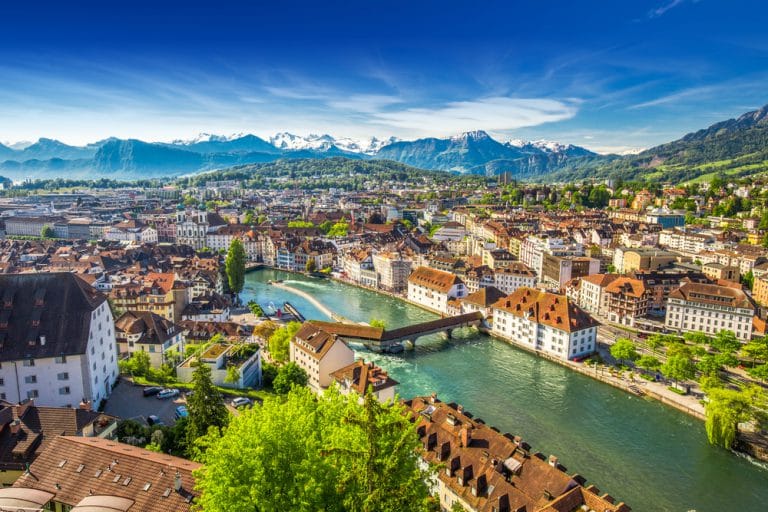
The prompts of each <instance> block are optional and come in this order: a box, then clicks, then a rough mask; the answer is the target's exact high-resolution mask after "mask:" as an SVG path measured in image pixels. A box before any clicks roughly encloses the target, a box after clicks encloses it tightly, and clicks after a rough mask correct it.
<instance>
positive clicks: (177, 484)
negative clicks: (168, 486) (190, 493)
mask: <svg viewBox="0 0 768 512" xmlns="http://www.w3.org/2000/svg"><path fill="white" fill-rule="evenodd" d="M173 488H174V489H175V490H176V492H181V473H179V472H178V471H176V476H174V477H173Z"/></svg>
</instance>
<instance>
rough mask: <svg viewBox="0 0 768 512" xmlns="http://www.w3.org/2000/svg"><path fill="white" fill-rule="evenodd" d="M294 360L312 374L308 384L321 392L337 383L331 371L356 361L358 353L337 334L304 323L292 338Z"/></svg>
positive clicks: (292, 359)
mask: <svg viewBox="0 0 768 512" xmlns="http://www.w3.org/2000/svg"><path fill="white" fill-rule="evenodd" d="M291 361H292V362H294V363H296V364H297V365H299V366H300V367H301V368H302V369H304V371H305V372H307V375H308V376H309V382H308V383H307V384H308V385H309V387H310V388H311V389H312V390H313V391H314V392H316V393H321V392H322V391H323V390H325V388H327V387H328V386H330V385H331V383H333V382H334V378H333V376H332V374H333V373H334V372H335V371H337V370H340V369H341V368H344V367H345V366H349V365H351V364H352V363H354V362H355V353H354V352H352V349H351V348H349V347H348V346H347V344H346V343H344V342H343V341H342V340H341V339H339V337H338V336H336V335H335V334H330V333H328V332H326V331H324V330H323V329H321V328H320V327H318V326H316V325H315V324H313V323H312V322H305V323H304V325H302V326H301V329H299V331H298V332H297V333H296V336H294V338H293V340H291Z"/></svg>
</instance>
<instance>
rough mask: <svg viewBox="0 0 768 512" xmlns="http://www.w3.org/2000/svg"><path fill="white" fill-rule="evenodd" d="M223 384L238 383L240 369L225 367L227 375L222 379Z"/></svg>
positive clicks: (231, 366)
mask: <svg viewBox="0 0 768 512" xmlns="http://www.w3.org/2000/svg"><path fill="white" fill-rule="evenodd" d="M224 382H226V383H227V384H236V383H238V382H240V369H239V368H238V367H237V366H235V365H233V364H231V365H229V366H227V375H226V376H225V377H224Z"/></svg>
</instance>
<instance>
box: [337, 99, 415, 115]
mask: <svg viewBox="0 0 768 512" xmlns="http://www.w3.org/2000/svg"><path fill="white" fill-rule="evenodd" d="M402 102H403V100H402V99H401V98H399V97H397V96H388V95H384V94H353V95H351V96H349V97H344V98H336V99H331V100H328V101H327V105H328V106H329V107H331V108H337V109H341V110H350V111H353V112H358V113H364V114H375V113H378V112H380V111H381V110H382V109H383V108H386V107H389V106H391V105H396V104H398V103H402Z"/></svg>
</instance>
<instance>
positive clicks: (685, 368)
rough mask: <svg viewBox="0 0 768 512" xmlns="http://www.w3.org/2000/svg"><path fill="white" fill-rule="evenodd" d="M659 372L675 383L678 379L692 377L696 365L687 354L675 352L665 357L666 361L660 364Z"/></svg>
mask: <svg viewBox="0 0 768 512" xmlns="http://www.w3.org/2000/svg"><path fill="white" fill-rule="evenodd" d="M661 373H662V375H664V376H665V377H666V378H668V379H672V380H673V381H675V384H677V383H679V382H680V381H683V380H687V379H692V378H693V377H694V376H695V375H696V365H695V364H694V363H693V359H691V358H690V357H689V356H686V355H683V354H676V355H673V356H671V357H669V358H667V362H665V363H664V364H663V365H661Z"/></svg>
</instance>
